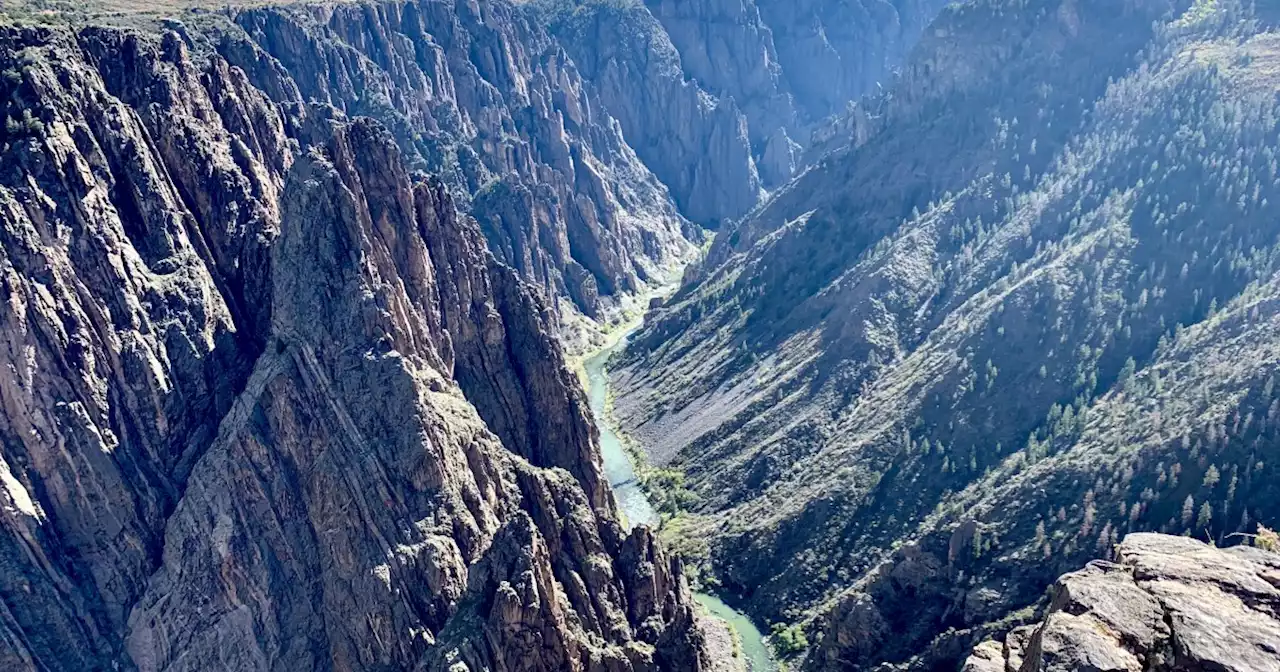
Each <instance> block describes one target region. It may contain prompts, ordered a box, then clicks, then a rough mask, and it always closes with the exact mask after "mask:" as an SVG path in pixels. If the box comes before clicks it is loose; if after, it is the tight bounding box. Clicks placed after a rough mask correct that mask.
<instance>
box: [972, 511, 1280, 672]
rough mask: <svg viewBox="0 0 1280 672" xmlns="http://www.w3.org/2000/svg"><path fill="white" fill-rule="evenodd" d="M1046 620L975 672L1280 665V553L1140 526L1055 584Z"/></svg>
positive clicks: (978, 663)
mask: <svg viewBox="0 0 1280 672" xmlns="http://www.w3.org/2000/svg"><path fill="white" fill-rule="evenodd" d="M1050 599H1051V602H1050V605H1049V608H1048V609H1047V612H1046V615H1045V617H1044V619H1043V620H1042V621H1041V622H1040V623H1038V624H1035V625H1029V626H1024V627H1022V628H1018V629H1015V630H1014V631H1013V632H1011V633H1010V634H1009V635H1008V636H1007V637H1006V638H1005V641H1004V642H1003V643H1000V642H993V641H988V642H983V643H982V644H980V645H978V646H977V647H975V648H974V651H973V654H972V655H971V656H970V657H969V659H968V661H966V663H965V666H964V670H965V672H1055V671H1058V670H1062V671H1064V672H1065V671H1067V670H1073V671H1074V670H1097V671H1104V670H1105V671H1111V670H1116V671H1120V670H1124V671H1126V672H1128V671H1130V670H1131V671H1133V672H1140V671H1147V672H1163V671H1173V670H1223V671H1231V672H1236V671H1239V672H1245V671H1249V672H1262V671H1271V670H1280V554H1276V553H1271V552H1268V551H1263V550H1260V549H1257V548H1252V547H1249V546H1235V547H1232V548H1215V547H1213V546H1209V545H1208V544H1205V543H1202V542H1199V541H1196V540H1194V539H1189V538H1186V537H1171V536H1167V535H1162V534H1131V535H1129V536H1127V537H1125V539H1124V541H1123V542H1122V543H1121V544H1120V545H1119V546H1118V547H1117V551H1116V562H1104V561H1094V562H1091V563H1089V564H1088V565H1087V566H1086V567H1085V568H1084V569H1082V570H1080V571H1077V572H1072V573H1070V574H1066V575H1063V576H1062V578H1060V579H1058V582H1057V583H1056V584H1055V585H1054V587H1053V589H1052V592H1051V596H1050Z"/></svg>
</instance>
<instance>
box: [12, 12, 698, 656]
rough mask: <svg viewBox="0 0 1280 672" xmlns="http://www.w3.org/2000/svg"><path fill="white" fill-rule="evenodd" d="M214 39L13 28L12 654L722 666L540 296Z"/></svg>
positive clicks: (258, 64)
mask: <svg viewBox="0 0 1280 672" xmlns="http://www.w3.org/2000/svg"><path fill="white" fill-rule="evenodd" d="M449 6H451V5H449ZM409 7H410V6H409V5H395V8H396V9H397V11H410V10H409ZM437 7H439V8H443V7H445V5H444V4H443V3H441V4H439V5H437ZM365 10H369V11H374V9H373V8H370V7H365V8H362V9H361V10H360V11H365ZM352 11H355V9H354V8H353V10H352ZM255 16H260V15H255ZM281 16H282V17H283V16H284V15H281ZM367 18H369V19H370V21H371V22H372V23H371V24H370V25H376V22H374V21H373V19H374V18H376V17H375V15H373V14H371V15H369V16H368V17H367ZM265 20H267V19H265V18H264V21H265ZM280 20H281V21H282V22H284V23H283V24H282V26H283V25H287V21H285V19H284V18H281V19H280ZM217 25H220V26H222V27H223V29H226V30H234V29H233V28H229V27H228V26H226V25H224V24H222V23H220V22H219V23H218V24H217ZM179 28H181V27H179ZM210 34H214V35H216V34H217V33H216V32H215V33H195V32H193V31H190V30H188V29H180V30H177V31H173V32H166V33H165V34H164V35H163V36H153V35H147V34H144V33H139V32H135V31H130V30H120V29H113V28H85V29H81V30H79V31H74V32H73V31H70V30H67V29H60V28H50V27H21V26H18V27H11V26H5V27H0V70H3V72H4V75H3V78H0V87H2V88H0V94H2V95H0V100H3V101H4V103H3V104H4V114H5V116H6V121H7V122H8V123H6V124H5V125H4V126H3V130H2V131H0V133H2V135H0V145H2V146H3V148H4V151H3V158H2V159H0V243H2V244H0V343H3V346H2V347H0V405H2V406H3V413H0V484H2V485H3V487H0V523H2V529H3V532H2V533H0V607H2V610H0V667H3V668H4V669H14V670H112V669H123V670H144V671H145V670H168V671H174V672H176V671H179V670H204V669H210V668H218V669H235V670H294V669H342V670H373V669H389V668H390V669H410V668H414V667H421V668H423V669H443V668H445V667H449V668H450V669H454V670H458V669H474V670H480V669H509V670H548V671H550V670H566V669H567V670H594V669H610V670H639V669H643V670H652V669H681V670H684V669H691V670H699V669H705V668H706V666H707V665H708V664H709V661H708V660H707V654H706V653H705V649H704V647H703V645H702V633H701V631H700V630H699V628H698V626H697V624H696V623H695V622H694V619H693V617H692V601H691V599H690V595H689V592H688V587H687V585H686V582H685V580H684V577H683V571H682V567H681V564H680V563H679V561H678V560H676V559H673V558H670V557H669V556H667V555H666V554H665V552H664V551H663V549H662V548H661V547H660V546H659V545H658V544H657V542H656V540H655V539H653V537H652V536H650V535H649V534H648V532H647V531H646V530H636V531H633V532H631V534H630V535H626V534H624V532H623V530H622V527H621V525H620V524H619V523H618V521H617V517H616V513H615V509H614V504H613V500H612V495H611V494H610V492H609V491H608V489H607V486H605V485H604V479H603V476H602V474H601V467H600V456H599V447H598V443H597V439H596V433H595V429H594V427H593V426H592V425H591V423H590V420H589V417H588V414H587V407H586V400H585V398H584V397H583V394H582V392H581V390H580V389H579V388H578V386H577V384H576V381H575V380H574V377H573V375H572V373H571V372H570V371H569V369H568V367H567V366H566V363H565V359H564V356H563V355H562V354H561V350H560V348H559V347H558V346H557V345H556V343H555V341H554V337H553V336H552V326H553V316H552V314H551V312H550V311H549V310H548V309H547V308H546V307H545V304H544V303H543V301H542V300H541V299H539V298H538V297H537V296H536V295H535V294H534V293H533V291H532V290H531V289H530V287H529V286H527V285H526V284H525V283H524V282H523V281H522V280H520V279H519V278H518V276H517V272H516V271H515V270H513V269H512V268H510V267H509V266H508V265H506V264H504V263H502V261H500V260H499V259H497V258H495V256H494V255H493V254H492V253H490V251H489V248H488V246H487V245H486V242H485V240H484V237H483V235H482V232H481V226H480V225H479V224H478V223H477V222H475V221H474V220H472V219H470V218H468V217H466V216H464V215H462V214H460V213H459V212H458V209H457V208H456V207H455V205H454V203H455V201H454V197H453V195H452V194H451V189H450V187H449V186H448V185H447V184H445V183H444V182H441V181H439V180H431V179H423V178H421V177H419V176H416V175H415V174H413V173H412V172H411V170H410V168H409V165H410V164H411V163H413V161H412V160H410V159H406V158H405V152H404V150H403V149H402V147H403V144H402V140H403V138H401V137H398V136H397V135H396V134H395V132H394V131H388V130H387V129H386V128H385V127H384V126H383V125H381V124H379V123H378V122H376V121H373V120H370V119H367V118H358V119H354V120H348V119H347V118H346V115H345V114H344V113H343V112H342V110H341V108H339V107H338V106H337V105H335V104H333V100H336V99H333V100H329V101H326V104H319V103H316V102H315V101H314V100H312V101H310V102H307V101H304V100H303V99H302V98H301V97H300V96H299V95H298V91H299V90H300V87H299V86H298V84H297V83H296V81H295V80H293V79H291V78H290V77H289V76H288V71H287V70H286V69H283V68H282V66H281V65H280V62H279V61H277V60H272V59H270V58H268V57H266V56H265V53H264V52H262V51H260V50H258V48H257V47H256V46H254V45H253V44H252V43H249V42H247V41H246V40H244V39H231V38H228V39H227V41H222V42H219V41H218V40H213V41H211V42H210V41H205V37H208V35H210ZM262 34H263V35H267V34H274V35H276V36H277V38H278V39H281V40H283V41H285V42H288V41H290V40H292V39H294V38H297V39H302V38H300V37H299V36H298V34H294V33H290V32H289V30H288V29H287V28H284V27H281V28H280V32H278V33H275V32H272V31H269V30H264V31H263V33H262ZM202 35H203V36H204V37H201V36H202ZM290 35H291V36H292V37H286V36H290ZM210 44H219V45H220V46H221V50H220V51H215V50H210V49H208V47H209V45H210ZM366 46H367V45H366ZM370 48H371V47H370ZM344 53H348V55H349V56H351V57H352V58H353V59H355V60H356V61H359V60H360V59H361V58H364V57H363V56H359V55H358V54H356V53H355V52H344ZM219 54H226V55H230V56H231V57H230V58H226V57H224V56H223V55H219ZM249 56H252V57H253V58H249ZM254 59H257V60H254ZM236 62H240V63H243V64H244V66H245V67H241V66H240V65H237V64H236ZM322 62H327V61H322ZM246 68H248V69H246ZM329 81H330V82H331V84H332V85H334V86H337V85H338V84H337V83H340V82H342V81H343V80H342V77H340V76H336V75H335V77H334V78H333V79H331V80H329ZM308 85H309V86H310V85H312V83H309V84H308ZM359 90H361V91H367V90H371V89H367V88H364V89H359ZM308 97H313V96H308ZM592 188H593V189H597V190H598V189H602V188H604V187H601V186H600V183H599V182H597V183H596V186H595V187H592ZM593 193H595V194H596V195H597V196H599V193H601V192H598V191H597V192H593ZM650 242H652V241H650ZM650 251H652V252H654V253H655V254H656V253H657V251H656V249H651V250H650ZM459 663H461V664H462V665H464V666H465V667H460V666H459V665H458V664H459Z"/></svg>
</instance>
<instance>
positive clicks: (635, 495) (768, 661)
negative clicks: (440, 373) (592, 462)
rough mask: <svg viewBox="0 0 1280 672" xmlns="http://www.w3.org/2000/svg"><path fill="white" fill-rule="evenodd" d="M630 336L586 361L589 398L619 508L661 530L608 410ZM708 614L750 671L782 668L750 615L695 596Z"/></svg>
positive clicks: (631, 522) (629, 518)
mask: <svg viewBox="0 0 1280 672" xmlns="http://www.w3.org/2000/svg"><path fill="white" fill-rule="evenodd" d="M626 342H627V337H626V335H623V336H622V337H621V338H619V339H618V342H617V343H615V344H613V345H612V346H610V347H608V348H605V349H604V350H601V351H600V352H598V353H596V354H595V355H593V356H592V357H591V358H590V359H587V360H586V361H585V362H583V367H584V368H585V369H586V371H587V395H588V397H589V398H590V401H591V414H592V415H593V416H595V419H596V426H598V427H599V428H600V452H601V453H602V455H603V457H604V473H605V476H606V477H607V478H608V479H609V484H610V485H612V486H613V493H614V496H615V497H616V498H617V500H618V507H619V508H620V509H621V510H622V517H623V522H624V524H625V525H626V526H627V529H631V527H633V526H635V525H651V526H654V527H657V525H658V523H659V518H658V513H657V511H655V510H654V508H653V504H651V503H650V502H649V497H648V496H647V495H645V492H644V490H643V489H641V487H640V483H639V480H638V479H637V477H636V469H635V464H633V463H632V461H631V455H630V454H629V453H627V449H626V448H624V447H623V445H622V440H621V439H620V438H618V435H617V433H616V432H614V429H613V427H612V425H611V423H610V418H609V417H608V414H607V413H606V412H605V411H606V406H607V403H608V400H609V376H608V372H607V371H606V364H607V363H608V361H609V357H610V356H611V355H612V354H613V353H615V352H617V351H618V350H621V349H622V348H624V347H626ZM694 597H695V598H697V600H698V602H699V603H701V604H702V605H703V606H704V607H706V609H707V610H708V611H710V612H711V613H712V614H713V615H715V616H716V617H718V618H721V619H723V620H725V621H727V622H728V623H729V624H730V625H732V626H733V628H734V630H736V631H737V633H738V636H739V637H740V638H741V640H742V655H743V656H744V657H745V658H746V660H747V662H748V664H749V669H750V672H775V671H776V670H777V669H778V667H777V664H776V663H775V662H774V661H773V657H772V656H771V655H770V653H769V647H768V645H767V644H765V641H764V634H763V633H761V632H760V629H759V628H757V627H756V625H755V624H754V623H752V622H751V619H749V618H747V616H746V614H743V613H742V612H740V611H737V610H735V609H734V608H732V607H730V606H729V605H727V604H725V603H724V601H723V600H721V599H720V598H718V597H716V596H715V595H710V594H707V593H697V594H696V595H695V596H694Z"/></svg>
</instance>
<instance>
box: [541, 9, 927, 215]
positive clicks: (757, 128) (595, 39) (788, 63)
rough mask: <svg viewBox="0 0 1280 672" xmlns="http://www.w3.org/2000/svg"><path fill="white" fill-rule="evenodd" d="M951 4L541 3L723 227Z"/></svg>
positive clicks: (648, 147) (693, 202)
mask: <svg viewBox="0 0 1280 672" xmlns="http://www.w3.org/2000/svg"><path fill="white" fill-rule="evenodd" d="M943 4H944V3H941V2H937V1H935V0H924V1H920V2H916V1H914V0H913V1H912V2H898V3H889V2H872V3H866V2H860V1H854V2H848V1H846V0H835V1H832V0H821V1H817V2H801V3H796V2H772V0H759V1H753V0H747V1H745V2H744V1H740V0H727V1H724V0H697V1H695V2H667V1H665V0H653V1H651V2H644V3H640V2H622V3H618V2H603V1H599V0H540V1H539V2H535V3H533V6H534V7H536V8H537V11H538V13H539V14H540V15H541V16H543V17H544V20H545V21H546V22H547V23H549V24H550V25H551V31H552V32H553V33H554V34H555V36H556V38H557V40H559V41H560V43H561V44H563V45H564V47H565V49H566V50H567V51H568V52H569V53H570V55H571V56H572V57H573V59H574V62H576V63H577V64H578V67H579V68H580V71H581V73H582V75H583V77H584V78H585V79H586V80H587V81H588V82H590V85H591V88H592V89H593V91H595V92H597V96H598V99H599V100H600V102H601V103H602V104H603V105H604V106H605V108H606V109H608V110H609V112H610V113H611V114H613V115H614V116H615V117H617V119H618V121H619V122H620V123H621V124H622V127H623V129H624V131H625V132H626V136H627V139H628V141H629V142H630V143H631V144H632V146H634V147H635V148H636V153H637V154H638V155H639V156H640V157H641V158H642V159H643V160H644V161H645V163H646V164H647V165H648V166H649V167H650V168H651V169H652V170H653V171H654V173H655V174H656V175H658V177H659V178H660V179H662V181H663V182H664V183H666V184H667V186H668V187H670V188H671V192H672V194H673V196H674V197H675V199H676V202H677V203H678V204H679V205H680V207H681V211H682V212H683V213H685V214H686V215H687V216H688V217H690V218H691V219H693V220H694V221H696V222H699V223H702V224H706V225H711V226H719V225H720V224H721V223H725V222H729V221H732V220H735V219H737V218H739V217H741V216H743V215H745V214H746V213H747V212H748V211H750V210H751V208H752V207H754V206H755V205H756V203H757V201H758V200H759V198H760V196H761V194H762V192H763V190H768V189H775V188H779V187H781V186H782V185H784V184H785V183H786V182H787V181H788V180H789V179H790V178H791V176H792V175H793V174H795V173H796V172H798V171H799V170H800V169H801V168H803V167H804V166H805V165H807V164H808V163H809V162H811V161H812V160H814V159H816V158H818V157H819V156H820V155H821V152H812V153H806V150H807V149H808V148H810V146H811V145H814V144H815V143H817V144H821V145H823V146H825V145H826V143H828V142H829V141H830V140H831V138H830V137H828V136H830V135H832V134H834V135H839V136H844V135H845V131H844V130H843V129H842V128H841V127H839V126H838V125H835V124H832V123H830V122H829V121H828V117H832V116H833V115H839V116H844V115H845V114H846V110H847V106H849V105H850V104H852V103H853V102H854V101H856V100H858V99H859V98H861V97H862V96H864V95H866V94H869V93H874V92H875V91H876V90H877V89H878V86H879V85H880V83H887V82H888V80H889V78H890V76H891V74H892V70H893V68H894V67H896V66H897V65H899V64H900V63H901V62H902V61H903V60H904V59H905V57H906V55H907V54H908V52H909V51H910V50H911V48H912V47H913V45H914V44H915V43H916V41H917V40H918V39H919V38H920V36H921V33H922V31H923V29H924V26H926V25H927V24H928V23H929V22H930V21H931V20H932V19H933V17H934V16H935V15H936V14H937V12H938V10H939V9H941V7H942V5H943Z"/></svg>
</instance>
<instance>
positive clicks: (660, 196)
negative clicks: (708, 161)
mask: <svg viewBox="0 0 1280 672" xmlns="http://www.w3.org/2000/svg"><path fill="white" fill-rule="evenodd" d="M231 18H232V20H233V21H234V22H235V24H236V26H235V27H229V28H227V29H225V30H222V31H219V32H218V34H216V35H214V36H213V37H211V38H209V39H210V40H212V42H213V44H212V47H213V48H215V49H216V50H217V51H218V53H219V54H220V55H221V56H222V57H223V58H225V59H226V60H227V61H228V62H229V63H230V64H231V65H234V66H238V67H240V68H241V69H243V70H244V71H245V72H246V73H248V76H249V78H250V79H251V80H252V81H253V82H254V83H255V84H256V85H258V86H259V88H262V89H264V90H266V91H269V92H271V91H274V90H276V89H281V91H280V95H278V96H275V97H276V98H277V99H279V100H282V101H285V100H294V99H298V98H300V99H302V100H313V101H320V102H324V103H327V104H329V105H332V106H333V107H334V108H336V109H338V110H340V111H343V112H345V113H346V114H348V115H368V116H371V117H374V118H376V119H378V120H380V121H382V122H383V123H384V124H385V125H387V126H388V128H390V129H392V131H393V133H394V134H395V136H396V139H397V142H398V144H399V145H400V147H401V149H402V151H403V152H405V154H406V156H407V157H408V159H409V161H410V163H411V165H413V166H414V167H416V168H421V169H424V170H427V171H430V172H432V173H433V174H438V175H440V176H442V178H443V179H444V180H445V182H446V183H447V184H449V185H450V187H451V188H452V189H453V191H454V193H455V195H457V196H458V197H459V198H461V199H462V202H463V207H464V209H465V210H469V211H470V212H471V213H472V214H473V215H474V216H475V217H476V219H477V220H478V221H479V222H480V225H481V229H482V230H483V231H484V233H485V236H486V238H487V239H488V241H489V246H490V249H492V250H493V252H494V254H495V255H497V257H498V258H499V259H500V260H501V261H503V263H505V264H507V265H509V266H511V267H512V268H515V269H516V270H517V272H519V273H520V275H521V277H523V278H524V279H525V280H527V281H529V282H531V283H533V284H535V285H537V286H539V287H541V288H542V289H543V290H544V292H545V293H546V294H547V296H548V297H549V298H550V299H551V300H552V302H551V306H552V309H553V311H554V312H553V314H554V315H555V316H556V318H557V321H558V322H560V323H562V325H568V324H569V323H571V322H572V318H571V315H570V313H573V312H579V313H582V314H585V315H586V316H588V317H591V318H605V317H607V315H606V313H607V312H609V310H610V309H612V308H616V307H617V306H618V305H619V304H620V302H622V301H624V300H625V297H627V296H628V295H631V294H634V293H636V292H637V291H639V290H640V289H642V287H643V286H644V285H646V284H647V283H659V282H662V281H665V279H666V277H667V275H668V274H669V273H670V272H672V271H673V269H674V268H676V267H678V266H679V265H680V264H681V263H682V260H684V259H685V258H687V257H688V256H689V254H690V253H691V252H692V250H693V245H692V244H691V243H690V242H689V238H693V239H695V241H696V238H697V232H696V229H695V228H693V227H691V226H690V225H689V224H688V222H687V221H686V220H685V219H684V218H683V217H682V216H681V215H680V214H679V213H678V212H677V210H676V208H675V206H674V204H673V203H672V201H671V199H670V196H669V195H668V192H667V189H666V187H665V186H664V185H663V184H662V183H661V182H659V181H658V179H657V178H656V177H655V176H654V175H653V173H651V172H650V171H649V169H648V168H647V167H646V166H645V164H644V163H642V162H641V161H640V159H639V158H638V157H637V156H636V154H635V152H634V151H633V150H632V149H631V147H630V146H629V145H628V144H627V142H626V141H625V140H624V138H623V135H622V129H621V128H620V127H619V124H618V123H617V121H615V119H614V118H613V117H611V116H610V115H609V113H608V112H607V111H606V110H605V109H604V107H603V106H602V105H601V104H600V103H599V102H598V101H597V99H596V97H595V96H594V95H593V93H592V92H591V91H589V90H588V87H586V86H585V85H584V82H583V81H582V79H581V77H580V76H579V74H578V70H577V67H576V66H575V65H574V63H573V61H572V60H571V59H570V58H569V57H568V55H567V54H566V53H565V51H564V50H563V49H562V48H560V46H559V45H558V44H557V43H556V42H555V41H554V40H553V39H552V38H551V37H550V36H549V35H548V34H547V33H546V32H545V31H544V30H543V28H542V27H541V26H540V25H539V24H538V23H537V22H534V21H531V20H530V18H529V13H528V12H526V11H524V10H523V9H521V8H519V7H517V6H514V5H511V4H508V3H505V2H496V3H481V4H476V3H471V2H465V1H462V0H458V1H454V0H428V1H426V2H383V3H371V4H359V5H348V4H341V3H339V4H333V5H324V4H317V5H306V6H302V7H297V8H292V9H278V8H270V9H255V10H245V11H239V12H235V13H233V14H232V16H231ZM193 39H196V40H199V39H201V38H200V37H199V36H197V37H196V38H193ZM562 300H563V301H562ZM562 304H563V305H562Z"/></svg>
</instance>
